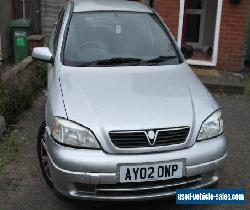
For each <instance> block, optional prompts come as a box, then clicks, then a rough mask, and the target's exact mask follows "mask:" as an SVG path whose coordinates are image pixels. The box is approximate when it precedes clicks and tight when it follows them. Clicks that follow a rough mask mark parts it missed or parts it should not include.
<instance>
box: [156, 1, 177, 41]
mask: <svg viewBox="0 0 250 210" xmlns="http://www.w3.org/2000/svg"><path fill="white" fill-rule="evenodd" d="M154 9H155V10H156V11H157V12H158V13H159V14H160V16H161V17H162V18H163V20H164V21H165V23H166V24H167V25H168V27H169V29H170V30H171V32H172V34H173V35H174V37H175V38H176V39H177V36H178V25H179V10H180V1H179V0H167V1H166V0H154Z"/></svg>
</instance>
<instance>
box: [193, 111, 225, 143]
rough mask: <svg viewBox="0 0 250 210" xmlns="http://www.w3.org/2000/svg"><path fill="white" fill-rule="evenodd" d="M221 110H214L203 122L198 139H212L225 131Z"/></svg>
mask: <svg viewBox="0 0 250 210" xmlns="http://www.w3.org/2000/svg"><path fill="white" fill-rule="evenodd" d="M221 115H222V113H221V111H220V110H218V111H216V112H214V113H213V114H212V115H211V116H210V117H208V118H207V119H206V120H205V121H204V122H203V124H202V126H201V129H200V132H199V135H198V138H197V141H202V140H206V139H211V138H214V137H216V136H219V135H221V134H222V133H223V132H224V127H223V120H222V117H221Z"/></svg>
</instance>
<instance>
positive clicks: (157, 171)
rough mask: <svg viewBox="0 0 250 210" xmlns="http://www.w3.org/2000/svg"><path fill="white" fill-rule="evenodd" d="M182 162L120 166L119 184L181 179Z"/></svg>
mask: <svg viewBox="0 0 250 210" xmlns="http://www.w3.org/2000/svg"><path fill="white" fill-rule="evenodd" d="M182 169H183V162H181V161H176V162H166V163H164V162H163V163H152V164H142V165H122V166H120V182H121V183H128V182H147V181H160V180H168V179H175V178H181V177H182V171H183V170H182Z"/></svg>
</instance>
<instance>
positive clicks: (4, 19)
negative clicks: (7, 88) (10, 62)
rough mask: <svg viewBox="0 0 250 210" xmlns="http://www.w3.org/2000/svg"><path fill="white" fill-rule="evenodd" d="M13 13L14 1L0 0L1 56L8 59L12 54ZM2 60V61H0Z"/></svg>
mask: <svg viewBox="0 0 250 210" xmlns="http://www.w3.org/2000/svg"><path fill="white" fill-rule="evenodd" d="M11 15H12V2H11V1H10V0H8V1H3V0H0V20H1V21H0V34H1V35H0V39H1V40H0V43H1V44H0V50H1V53H0V54H1V55H2V56H1V55H0V59H1V57H2V58H3V59H7V58H8V57H10V56H11V54H12V49H11V32H10V27H9V26H10V22H11ZM0 62H1V61H0Z"/></svg>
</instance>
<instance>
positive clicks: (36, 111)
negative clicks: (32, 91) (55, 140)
mask: <svg viewBox="0 0 250 210" xmlns="http://www.w3.org/2000/svg"><path fill="white" fill-rule="evenodd" d="M217 99H218V102H219V103H220V104H221V106H222V107H223V112H224V119H225V126H226V135H227V137H228V139H229V149H230V154H229V158H228V161H227V163H226V167H225V169H224V171H223V174H222V177H221V182H220V185H219V188H225V189H239V188H241V189H245V190H247V191H248V192H250V182H249V180H250V167H249V161H250V158H249V148H250V97H245V96H239V97H238V96H218V97H217ZM44 102H45V99H44V97H39V98H38V99H37V100H36V101H35V102H34V104H33V106H32V107H31V109H30V110H28V111H26V112H25V113H24V114H23V115H22V116H20V121H19V123H18V124H17V125H16V127H17V129H18V130H19V132H20V133H21V135H23V137H25V138H26V141H25V144H24V145H23V146H22V147H21V149H20V151H19V152H18V155H17V158H16V160H15V161H13V162H12V163H11V164H10V165H8V166H7V167H5V169H4V170H3V171H2V172H1V173H0V210H9V209H15V210H16V209H18V210H19V209H20V210H21V209H32V210H35V209H39V210H42V209H44V210H54V209H55V210H56V209H58V210H66V209H84V210H86V209H89V210H92V209H110V210H111V209H119V210H125V209H126V210H127V209H136V210H167V209H171V210H173V209H250V204H247V206H230V207H228V206H227V207H226V206H192V207H191V206H178V207H176V205H175V201H174V200H173V199H172V200H162V201H156V202H143V203H116V204H114V203H112V204H107V203H87V202H77V201H61V200H59V199H58V198H57V197H56V195H55V194H54V193H53V191H52V190H51V189H50V188H49V187H48V186H47V185H46V183H45V181H44V179H43V178H42V175H41V172H40V168H39V165H38V161H37V157H36V134H37V129H38V127H39V125H40V123H41V122H42V120H43V117H44ZM249 198H250V197H249V194H248V200H249Z"/></svg>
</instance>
